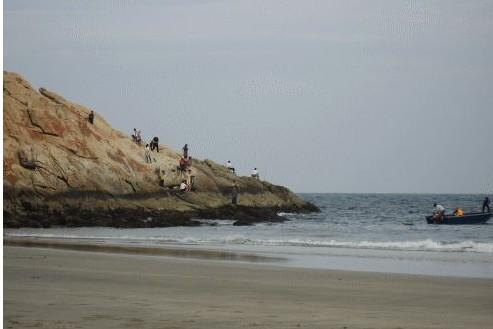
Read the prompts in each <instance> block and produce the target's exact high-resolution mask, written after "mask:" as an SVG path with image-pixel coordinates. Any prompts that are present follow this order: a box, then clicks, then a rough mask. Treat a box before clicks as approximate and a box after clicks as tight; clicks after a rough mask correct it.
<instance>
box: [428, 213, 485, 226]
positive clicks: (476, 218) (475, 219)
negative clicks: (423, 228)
mask: <svg viewBox="0 0 493 329" xmlns="http://www.w3.org/2000/svg"><path fill="white" fill-rule="evenodd" d="M491 215H492V214H491V213H489V212H485V213H481V212H472V213H469V214H464V216H454V215H445V216H444V217H443V220H442V221H440V222H435V221H434V220H433V216H426V222H427V223H428V224H443V225H475V224H485V223H486V222H487V221H488V220H489V219H490V217H491Z"/></svg>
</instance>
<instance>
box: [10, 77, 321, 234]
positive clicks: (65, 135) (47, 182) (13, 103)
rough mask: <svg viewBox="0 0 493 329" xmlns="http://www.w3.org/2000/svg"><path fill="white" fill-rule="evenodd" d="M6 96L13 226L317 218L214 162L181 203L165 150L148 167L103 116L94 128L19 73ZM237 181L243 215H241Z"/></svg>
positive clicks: (198, 166)
mask: <svg viewBox="0 0 493 329" xmlns="http://www.w3.org/2000/svg"><path fill="white" fill-rule="evenodd" d="M3 88H4V89H3V95H4V96H3V104H4V121H3V127H4V135H3V152H4V158H3V170H4V183H3V184H4V226H7V227H19V226H50V225H69V226H89V225H104V226H108V225H109V226H119V227H122V226H123V227H150V226H173V225H197V224H198V223H197V222H196V221H194V220H192V219H193V218H233V219H237V220H238V221H237V224H249V223H252V222H256V221H263V220H274V221H275V220H280V219H279V217H278V216H277V215H276V213H277V212H278V211H298V212H300V211H317V208H316V207H315V206H313V205H311V204H309V203H307V202H305V201H303V200H302V199H301V198H299V197H298V196H296V195H295V194H293V193H291V192H290V191H289V190H288V189H286V188H284V187H281V186H275V185H272V184H270V183H268V182H265V181H259V180H256V179H254V178H251V177H237V176H235V175H233V174H231V173H230V172H229V171H228V169H227V168H225V167H224V166H221V165H218V164H216V163H214V162H213V161H210V160H203V161H201V160H197V159H193V164H192V167H193V170H194V171H195V176H196V184H195V186H196V191H194V192H188V193H178V192H177V191H176V189H172V188H169V187H172V186H176V185H177V184H178V183H179V182H180V181H181V179H182V178H183V177H182V176H181V174H180V172H179V171H178V170H176V166H177V164H178V161H179V158H180V154H179V153H177V152H175V151H173V150H171V149H169V148H167V147H166V146H163V145H160V150H159V153H156V152H154V153H152V157H153V163H152V164H146V163H145V161H144V149H143V147H142V146H139V145H137V144H136V143H134V142H132V140H131V139H130V137H129V136H127V135H125V134H123V133H121V132H119V131H117V130H115V129H113V128H112V127H111V126H110V125H109V124H108V123H107V122H106V121H105V120H104V119H103V118H102V117H101V116H100V115H98V114H97V113H95V119H94V124H90V123H89V122H88V120H87V117H88V115H89V112H90V110H89V109H87V108H85V107H83V106H80V105H77V104H74V103H71V102H70V101H67V100H66V99H64V98H63V97H61V96H59V95H57V94H55V93H53V92H51V91H48V90H46V89H44V88H41V89H40V90H39V92H38V91H36V90H34V89H33V88H32V87H31V86H30V84H29V83H28V82H27V81H26V80H24V79H23V78H22V77H20V76H19V75H17V74H15V73H9V72H4V87H3ZM160 176H161V177H160ZM234 180H236V183H237V184H238V186H239V188H240V192H241V193H240V201H239V206H233V205H231V196H230V195H231V187H232V185H233V181H234ZM160 183H161V184H160ZM163 183H164V184H163Z"/></svg>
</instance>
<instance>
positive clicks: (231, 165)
mask: <svg viewBox="0 0 493 329" xmlns="http://www.w3.org/2000/svg"><path fill="white" fill-rule="evenodd" d="M226 167H227V168H228V169H229V171H231V172H232V173H233V174H234V173H235V167H233V164H232V163H231V161H229V160H228V163H226Z"/></svg>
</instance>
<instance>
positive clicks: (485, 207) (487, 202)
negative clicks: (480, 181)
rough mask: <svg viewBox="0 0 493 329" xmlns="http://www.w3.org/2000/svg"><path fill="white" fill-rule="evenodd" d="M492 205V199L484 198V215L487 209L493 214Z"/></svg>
mask: <svg viewBox="0 0 493 329" xmlns="http://www.w3.org/2000/svg"><path fill="white" fill-rule="evenodd" d="M490 203H491V202H490V198H488V197H485V198H484V201H483V213H484V210H485V209H488V212H491V210H490Z"/></svg>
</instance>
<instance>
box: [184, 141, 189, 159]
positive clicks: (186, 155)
mask: <svg viewBox="0 0 493 329" xmlns="http://www.w3.org/2000/svg"><path fill="white" fill-rule="evenodd" d="M183 157H184V158H185V159H186V158H188V144H185V146H183Z"/></svg>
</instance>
